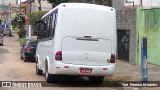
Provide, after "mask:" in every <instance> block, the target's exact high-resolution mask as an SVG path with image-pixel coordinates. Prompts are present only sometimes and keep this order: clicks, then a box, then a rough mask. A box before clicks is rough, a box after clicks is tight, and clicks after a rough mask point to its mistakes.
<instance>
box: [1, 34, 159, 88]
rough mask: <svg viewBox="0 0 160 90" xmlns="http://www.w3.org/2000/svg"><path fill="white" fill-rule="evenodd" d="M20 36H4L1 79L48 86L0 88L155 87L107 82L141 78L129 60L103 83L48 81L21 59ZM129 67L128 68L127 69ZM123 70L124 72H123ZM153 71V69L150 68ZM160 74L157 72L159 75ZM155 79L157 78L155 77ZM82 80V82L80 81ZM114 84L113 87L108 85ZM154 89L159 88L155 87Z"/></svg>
mask: <svg viewBox="0 0 160 90" xmlns="http://www.w3.org/2000/svg"><path fill="white" fill-rule="evenodd" d="M17 40H18V37H17V35H16V34H14V36H13V37H4V46H0V81H29V82H31V81H43V83H45V85H46V86H49V87H43V88H1V87H0V90H21V89H23V90H25V89H26V90H28V89H31V90H152V89H154V88H149V89H148V88H144V89H143V88H135V87H134V88H133V87H127V88H124V87H123V88H122V87H114V86H115V85H117V83H111V82H107V81H108V80H113V81H117V80H134V79H135V80H139V79H140V78H139V77H137V78H135V75H139V76H140V73H139V71H138V70H139V66H133V65H130V64H128V63H127V62H123V61H117V66H116V72H115V75H114V76H113V77H112V78H110V77H107V78H105V80H106V81H105V82H104V83H103V84H92V83H89V82H88V80H87V79H86V78H67V79H66V78H62V80H61V81H60V82H59V83H46V82H45V75H44V74H43V75H40V76H38V75H36V73H35V62H24V61H23V60H21V59H20V54H19V52H20V45H19V43H18V42H17ZM150 67H153V71H152V74H153V72H154V71H155V72H157V70H159V69H158V68H157V66H153V65H151V66H150ZM155 67H156V68H155ZM126 68H128V70H125V69H126ZM122 70H123V72H122ZM150 71H151V70H150ZM158 75H159V74H155V75H154V77H157V76H158ZM153 80H155V79H154V78H153ZM71 81H72V82H71ZM79 81H82V82H79ZM108 86H113V87H108ZM154 90H159V89H157V88H155V89H154Z"/></svg>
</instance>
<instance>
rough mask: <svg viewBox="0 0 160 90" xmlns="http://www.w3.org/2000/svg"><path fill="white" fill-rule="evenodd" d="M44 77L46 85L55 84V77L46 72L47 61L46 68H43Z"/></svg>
mask: <svg viewBox="0 0 160 90" xmlns="http://www.w3.org/2000/svg"><path fill="white" fill-rule="evenodd" d="M45 77H46V81H47V82H48V83H53V82H56V78H55V75H53V74H50V73H49V72H48V63H47V61H46V67H45Z"/></svg>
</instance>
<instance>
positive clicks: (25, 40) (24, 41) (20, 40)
mask: <svg viewBox="0 0 160 90" xmlns="http://www.w3.org/2000/svg"><path fill="white" fill-rule="evenodd" d="M26 42H27V39H25V38H20V39H19V43H20V46H22V45H24V44H25V43H26Z"/></svg>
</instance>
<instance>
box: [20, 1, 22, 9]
mask: <svg viewBox="0 0 160 90" xmlns="http://www.w3.org/2000/svg"><path fill="white" fill-rule="evenodd" d="M21 2H22V1H21V0H20V11H21Z"/></svg>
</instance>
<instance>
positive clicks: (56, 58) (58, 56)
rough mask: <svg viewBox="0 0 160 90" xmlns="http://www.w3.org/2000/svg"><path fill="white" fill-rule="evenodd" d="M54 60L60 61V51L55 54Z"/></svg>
mask: <svg viewBox="0 0 160 90" xmlns="http://www.w3.org/2000/svg"><path fill="white" fill-rule="evenodd" d="M55 60H58V61H62V51H58V52H57V53H56V55H55Z"/></svg>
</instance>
